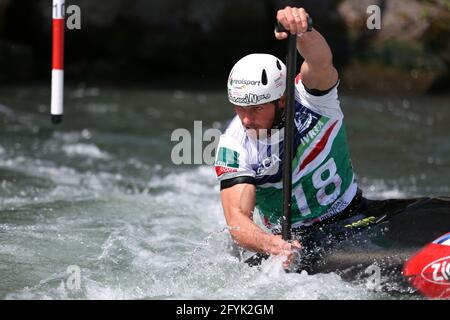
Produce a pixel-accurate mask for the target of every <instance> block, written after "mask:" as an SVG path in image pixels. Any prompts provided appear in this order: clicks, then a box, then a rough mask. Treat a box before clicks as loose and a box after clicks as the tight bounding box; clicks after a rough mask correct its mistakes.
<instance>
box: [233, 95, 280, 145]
mask: <svg viewBox="0 0 450 320" xmlns="http://www.w3.org/2000/svg"><path fill="white" fill-rule="evenodd" d="M279 106H280V108H283V107H284V99H281V100H280V102H279ZM275 108H276V106H275V104H274V103H273V102H269V103H264V104H259V105H255V106H248V107H241V106H236V105H235V106H234V110H235V111H236V113H237V115H238V116H239V118H240V119H241V122H242V125H243V126H244V128H245V129H246V130H247V132H252V133H256V136H257V137H259V136H260V134H261V133H262V132H261V130H262V131H263V132H265V133H267V131H268V130H270V129H271V128H272V125H273V121H274V120H275Z"/></svg>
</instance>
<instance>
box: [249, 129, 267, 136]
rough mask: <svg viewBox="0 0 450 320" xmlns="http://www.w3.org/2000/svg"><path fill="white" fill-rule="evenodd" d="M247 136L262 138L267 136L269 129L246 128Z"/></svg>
mask: <svg viewBox="0 0 450 320" xmlns="http://www.w3.org/2000/svg"><path fill="white" fill-rule="evenodd" d="M245 131H246V132H247V135H248V136H249V137H252V138H261V137H266V136H267V129H265V128H255V127H245Z"/></svg>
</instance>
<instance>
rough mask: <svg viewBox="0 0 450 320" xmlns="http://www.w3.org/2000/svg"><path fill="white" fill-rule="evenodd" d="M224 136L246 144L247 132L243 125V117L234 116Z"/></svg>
mask: <svg viewBox="0 0 450 320" xmlns="http://www.w3.org/2000/svg"><path fill="white" fill-rule="evenodd" d="M222 136H223V137H227V138H229V139H231V140H234V141H235V142H236V143H239V144H240V145H244V144H245V141H246V139H247V133H246V131H245V128H244V126H243V125H242V122H241V119H239V117H238V116H237V115H236V116H234V118H233V119H232V120H231V121H230V123H229V124H228V127H227V128H226V129H225V132H224V134H223V135H222Z"/></svg>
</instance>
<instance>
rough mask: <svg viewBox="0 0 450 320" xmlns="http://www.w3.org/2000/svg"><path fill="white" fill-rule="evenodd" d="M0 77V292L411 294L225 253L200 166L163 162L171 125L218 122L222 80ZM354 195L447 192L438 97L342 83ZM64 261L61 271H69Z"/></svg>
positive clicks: (445, 130)
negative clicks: (173, 84)
mask: <svg viewBox="0 0 450 320" xmlns="http://www.w3.org/2000/svg"><path fill="white" fill-rule="evenodd" d="M49 101H50V97H49V89H48V88H47V87H44V86H36V87H28V88H27V89H23V88H18V87H7V88H1V89H0V298H1V299H397V298H401V299H418V298H419V296H418V295H417V294H413V293H408V292H406V293H402V294H398V293H391V292H383V291H381V292H380V291H373V290H371V289H370V288H369V287H368V284H367V283H364V282H358V283H349V282H345V281H343V280H342V279H341V278H340V277H339V275H337V274H334V273H329V274H316V275H307V274H286V273H284V272H283V271H282V270H281V267H280V263H279V262H278V261H267V262H265V263H264V265H263V266H262V268H261V269H258V268H250V267H248V266H247V265H245V264H244V263H242V262H240V261H239V260H238V258H236V257H235V255H233V254H232V247H231V242H230V237H229V234H228V231H227V230H226V228H225V226H226V224H225V220H224V217H223V214H222V209H221V206H220V195H219V187H218V183H217V182H216V179H215V174H214V170H213V168H212V167H211V166H209V165H207V164H201V165H199V164H197V165H175V164H173V162H172V160H171V151H172V149H173V147H174V146H175V145H176V144H177V142H174V141H171V134H172V132H173V130H175V129H177V128H186V129H187V130H189V131H191V132H193V129H194V121H196V120H202V121H203V122H202V127H203V130H206V129H207V128H212V127H214V128H217V129H221V130H223V129H224V126H225V125H226V123H227V120H229V119H230V118H231V116H232V110H231V109H230V107H229V105H228V103H227V101H226V95H225V92H222V91H213V92H211V91H204V92H188V91H181V90H174V91H171V90H150V89H123V88H122V89H115V88H109V89H106V88H104V89H99V88H86V87H84V86H78V87H73V88H68V89H67V90H66V105H65V109H66V110H65V118H64V121H63V123H62V124H60V125H57V126H55V125H52V124H51V123H50V119H49V115H48V113H49ZM341 103H342V107H343V110H344V113H345V115H346V118H347V134H348V137H349V144H350V150H351V155H352V159H353V165H354V167H355V170H356V172H357V174H358V177H359V183H360V186H361V187H362V189H363V190H364V192H365V194H366V196H367V197H371V198H378V199H381V198H388V197H410V196H421V195H430V196H438V195H449V194H450V190H449V189H450V183H449V181H450V179H449V178H450V174H449V173H450V139H449V125H448V124H449V123H450V98H449V97H422V96H412V95H411V96H398V97H394V96H390V97H386V96H358V95H349V94H347V95H342V96H341ZM71 272H74V273H71Z"/></svg>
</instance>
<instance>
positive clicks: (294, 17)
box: [275, 7, 309, 40]
mask: <svg viewBox="0 0 450 320" xmlns="http://www.w3.org/2000/svg"><path fill="white" fill-rule="evenodd" d="M308 16H309V15H308V13H307V12H306V11H305V9H303V8H291V7H286V8H284V9H281V10H278V12H277V20H278V22H280V23H281V25H282V26H283V27H284V28H285V29H286V30H289V31H290V32H291V34H301V33H305V32H306V31H307V30H308ZM287 37H288V34H287V33H286V32H276V31H275V38H277V39H278V40H283V39H286V38H287Z"/></svg>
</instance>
